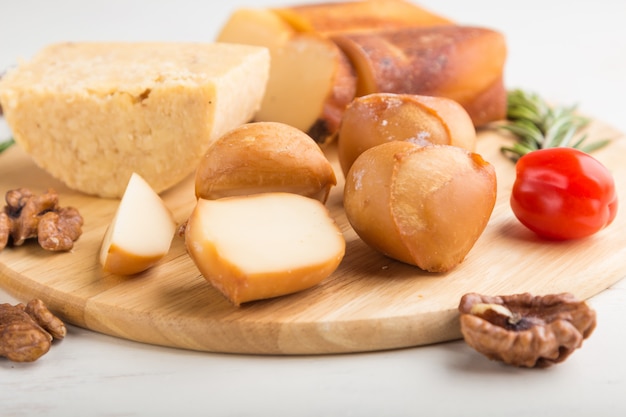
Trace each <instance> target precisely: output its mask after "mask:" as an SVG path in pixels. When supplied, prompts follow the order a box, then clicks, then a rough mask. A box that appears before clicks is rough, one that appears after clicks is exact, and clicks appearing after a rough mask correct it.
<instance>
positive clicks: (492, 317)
mask: <svg viewBox="0 0 626 417" xmlns="http://www.w3.org/2000/svg"><path fill="white" fill-rule="evenodd" d="M459 312H460V313H461V316H460V321H461V333H462V334H463V338H464V339H465V341H466V342H467V344H468V345H470V346H471V347H473V348H474V349H476V350H477V351H478V352H480V353H482V354H483V355H485V356H487V357H488V358H490V359H492V360H499V361H502V362H504V363H506V364H509V365H513V366H518V367H528V368H533V367H537V368H546V367H548V366H551V365H553V364H555V363H559V362H562V361H564V360H565V359H566V358H567V357H568V356H569V355H570V354H571V353H572V352H573V351H574V350H576V349H577V348H579V347H581V346H582V342H583V340H584V339H586V338H588V337H589V336H590V335H591V333H592V332H593V330H594V328H595V326H596V313H595V311H594V310H592V309H591V308H589V306H588V305H587V304H586V303H585V302H583V301H579V300H577V299H576V298H575V297H574V296H573V295H572V294H569V293H562V294H551V295H545V296H533V295H531V294H529V293H523V294H516V295H508V296H499V297H491V296H485V295H480V294H476V293H469V294H465V295H464V296H463V297H462V298H461V301H460V304H459Z"/></svg>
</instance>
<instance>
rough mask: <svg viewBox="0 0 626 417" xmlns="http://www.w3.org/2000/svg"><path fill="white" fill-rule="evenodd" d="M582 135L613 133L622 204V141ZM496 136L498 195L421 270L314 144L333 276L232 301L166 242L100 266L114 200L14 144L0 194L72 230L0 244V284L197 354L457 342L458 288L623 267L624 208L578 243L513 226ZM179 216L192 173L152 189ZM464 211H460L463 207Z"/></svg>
mask: <svg viewBox="0 0 626 417" xmlns="http://www.w3.org/2000/svg"><path fill="white" fill-rule="evenodd" d="M590 136H591V138H596V137H605V136H610V137H614V138H616V140H615V142H614V143H613V144H612V145H611V146H610V147H609V148H607V149H604V150H602V151H600V152H597V153H596V154H595V156H596V157H597V158H598V159H600V160H601V161H602V162H603V163H605V164H606V165H607V166H608V167H609V168H610V169H611V170H612V171H613V174H614V176H615V179H616V182H617V187H618V194H619V198H620V199H621V200H622V201H626V184H624V182H625V181H626V164H624V163H623V159H624V157H625V156H626V140H625V138H624V137H623V135H622V134H621V133H619V132H616V131H615V130H613V129H611V128H610V127H607V126H604V125H603V124H602V123H598V122H596V123H594V124H593V125H592V127H591V128H590ZM506 140H507V139H506V138H504V137H501V136H499V135H496V134H494V133H492V132H481V133H480V138H479V147H478V151H479V152H480V153H481V154H482V155H483V157H484V158H485V159H487V160H488V161H490V162H491V163H493V164H494V165H495V166H496V170H497V174H498V201H497V203H496V208H495V210H494V212H493V215H492V218H491V221H490V223H489V225H488V227H487V229H486V230H485V232H484V234H483V235H482V236H481V238H480V239H479V241H478V242H477V243H476V245H475V246H474V248H473V249H472V251H471V252H470V253H469V255H468V256H467V258H466V260H465V261H464V262H463V263H462V264H461V265H459V266H458V267H457V268H456V269H454V270H453V271H451V272H449V273H446V274H432V273H427V272H423V271H420V270H419V269H417V268H415V267H412V266H409V265H405V264H402V263H399V262H396V261H393V260H390V259H388V258H386V257H384V256H382V255H380V254H378V253H376V252H374V251H373V250H372V249H370V248H369V247H367V246H366V245H365V244H364V243H363V242H362V241H360V239H359V238H358V237H357V236H356V234H355V233H354V231H353V230H352V229H351V228H350V226H349V224H348V222H347V220H346V218H345V215H344V214H343V209H342V199H341V194H342V185H343V179H342V176H341V174H340V172H341V171H340V170H339V167H338V164H337V163H336V156H335V154H334V149H333V148H329V149H328V150H327V152H328V156H329V158H330V159H331V161H333V163H334V166H335V169H336V171H337V176H338V178H339V181H340V183H339V184H338V186H337V187H335V188H334V190H333V191H332V193H331V197H330V199H329V202H328V204H327V205H328V207H329V209H330V210H331V213H332V214H333V216H334V218H335V219H336V221H337V223H338V224H339V225H340V227H341V229H342V231H343V232H344V235H345V238H346V242H347V247H346V256H345V258H344V260H343V262H342V263H341V265H340V266H339V268H338V269H337V271H336V272H335V273H334V274H333V275H332V276H331V277H330V278H328V279H327V280H326V281H324V282H323V283H322V284H320V285H318V286H317V287H315V288H312V289H310V290H307V291H304V292H301V293H298V294H293V295H289V296H285V297H282V298H276V299H272V300H264V301H258V302H252V303H248V304H246V305H243V306H242V307H240V308H236V307H233V306H232V305H231V304H229V302H228V301H227V300H226V299H225V298H224V297H223V296H222V295H221V294H219V293H218V292H217V291H216V290H215V289H213V288H212V287H211V286H210V285H209V284H208V282H207V281H206V280H205V279H204V278H203V277H202V276H201V275H200V273H199V272H198V270H197V268H196V267H195V265H194V264H193V262H192V261H191V259H190V258H189V257H188V255H187V254H186V252H185V248H184V242H183V239H182V238H180V237H175V239H174V241H173V244H172V248H171V251H170V253H169V254H168V255H167V257H166V258H165V259H164V260H163V261H162V262H161V263H160V264H158V265H157V266H156V267H154V268H153V269H151V270H149V271H147V272H145V273H142V274H139V275H136V276H133V277H119V276H115V275H110V274H106V273H103V272H102V270H101V268H100V266H99V264H98V261H97V256H98V250H99V247H100V242H101V239H102V236H103V234H104V231H105V229H106V227H107V226H108V224H109V222H110V221H111V219H112V217H113V214H114V212H115V209H116V208H117V203H118V202H117V200H106V199H99V198H95V197H89V196H85V195H83V194H80V193H77V192H74V191H71V190H69V189H67V188H66V187H65V186H63V185H62V184H61V183H59V182H58V181H56V180H54V179H52V178H51V177H50V176H49V175H48V174H46V173H45V172H43V171H41V170H40V169H38V168H36V167H35V166H34V164H33V163H32V161H31V160H30V158H29V157H28V156H27V155H25V154H24V153H23V151H22V150H21V149H19V148H18V147H16V146H14V147H13V148H11V149H9V150H8V151H5V152H4V153H2V154H0V193H1V194H2V195H4V194H5V193H6V191H7V190H9V189H12V188H17V187H28V188H31V189H33V190H34V191H36V192H41V191H43V190H45V189H47V188H49V187H52V188H54V189H56V190H57V191H58V192H59V193H60V203H61V205H63V206H68V205H71V206H75V207H77V208H78V209H79V210H80V211H81V213H82V214H83V216H84V218H85V226H84V233H83V235H82V236H81V237H80V239H79V240H78V241H77V242H76V245H75V248H74V250H72V251H71V252H68V253H48V252H46V251H44V250H42V249H40V248H39V247H38V246H37V244H36V243H35V242H31V243H28V244H25V245H23V246H20V247H8V248H6V249H5V250H3V251H2V252H0V285H2V287H3V288H4V289H5V290H6V291H7V292H9V293H11V294H12V295H13V296H15V297H16V298H18V299H21V300H24V301H26V300H29V299H31V298H34V297H38V298H41V299H43V300H44V302H46V303H47V304H48V305H49V307H50V308H51V309H52V310H53V311H54V312H56V313H57V314H59V315H60V316H61V317H62V318H63V319H64V320H66V321H67V322H70V323H72V324H75V325H77V326H81V327H85V328H88V329H91V330H94V331H97V332H102V333H106V334H110V335H113V336H118V337H121V338H126V339H130V340H135V341H139V342H144V343H151V344H157V345H164V346H172V347H178V348H184V349H193V350H201V351H215V352H231V353H254V354H327V353H340V352H360V351H373V350H383V349H395V348H402V347H409V346H419V345H424V344H431V343H436V342H441V341H447V340H452V339H456V338H459V337H461V335H460V331H459V328H458V313H457V306H458V302H459V300H460V298H461V296H462V295H463V294H465V293H467V292H472V291H475V292H480V293H485V294H492V295H500V294H513V293H518V292H523V291H529V292H532V293H535V294H545V293H556V292H563V291H568V292H572V293H574V294H575V295H576V296H578V297H580V298H584V299H586V298H588V297H591V296H593V295H595V294H597V293H599V292H601V291H602V290H604V289H606V288H607V287H609V286H610V285H612V284H613V283H615V282H617V281H618V280H620V279H621V278H622V277H624V276H625V275H626V234H625V233H623V230H624V227H626V210H620V211H619V213H618V215H617V218H616V219H615V222H614V223H613V224H612V225H611V226H610V227H609V228H607V229H605V230H603V231H601V232H600V233H598V234H596V235H594V236H592V237H591V238H588V239H585V240H580V241H573V242H560V243H557V242H546V241H543V240H540V239H538V238H537V237H535V236H534V235H533V234H532V233H531V232H529V231H527V230H526V229H525V228H524V227H523V226H521V225H520V224H519V223H518V222H517V220H516V219H515V218H514V216H513V214H512V213H511V211H510V208H509V203H508V199H509V195H510V190H511V185H512V182H513V180H514V166H513V164H512V163H510V162H509V161H508V160H506V159H505V158H504V157H503V156H502V155H500V152H499V147H500V145H501V144H503V143H504V142H505V141H506ZM163 198H164V200H165V201H166V203H167V204H168V206H169V207H170V208H171V209H172V211H173V212H174V213H175V217H176V219H177V221H178V222H180V223H182V222H184V221H185V219H186V217H187V216H188V215H189V213H190V212H191V210H192V208H193V205H194V195H193V180H192V178H188V179H187V180H186V181H184V182H183V183H181V184H180V185H178V186H177V187H175V188H174V189H171V190H169V191H167V192H165V193H164V194H163ZM469 209H471V208H469V207H468V210H469Z"/></svg>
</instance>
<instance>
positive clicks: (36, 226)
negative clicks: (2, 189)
mask: <svg viewBox="0 0 626 417" xmlns="http://www.w3.org/2000/svg"><path fill="white" fill-rule="evenodd" d="M5 200H6V203H7V204H6V206H4V210H3V211H0V250H2V249H4V248H5V247H6V246H7V245H8V244H9V243H10V242H11V243H13V245H14V246H19V245H22V244H23V243H24V242H25V241H26V240H27V239H31V238H36V239H37V240H38V242H39V245H40V246H41V247H42V248H43V249H45V250H49V251H68V250H70V249H72V247H73V246H74V242H75V241H76V240H77V239H78V238H79V237H80V235H81V234H82V225H83V217H82V216H81V215H80V213H79V212H78V210H76V209H75V208H73V207H60V206H59V197H58V195H57V193H56V192H55V191H54V190H48V191H47V192H45V193H43V194H39V195H35V194H34V193H33V192H32V191H30V190H29V189H27V188H16V189H14V190H9V191H7V193H6V196H5Z"/></svg>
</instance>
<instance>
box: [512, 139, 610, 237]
mask: <svg viewBox="0 0 626 417" xmlns="http://www.w3.org/2000/svg"><path fill="white" fill-rule="evenodd" d="M511 208H512V209H513V213H515V216H516V217H517V218H518V219H519V221H520V222H521V223H522V224H524V225H525V226H526V227H528V228H529V229H530V230H532V231H534V232H535V233H537V234H538V235H539V236H542V237H545V238H548V239H554V240H568V239H579V238H583V237H587V236H590V235H592V234H594V233H596V232H597V231H599V230H601V229H603V228H604V227H606V226H608V225H609V224H610V223H611V222H612V221H613V219H614V218H615V215H616V214H617V194H616V193H615V182H614V180H613V176H612V175H611V173H610V172H609V170H608V169H607V168H606V167H605V166H604V165H602V163H600V162H599V161H598V160H597V159H595V158H593V157H592V156H591V155H589V154H587V153H585V152H582V151H579V150H577V149H574V148H547V149H541V150H538V151H533V152H530V153H528V154H526V155H524V156H522V157H521V158H520V159H519V160H518V161H517V164H516V178H515V183H514V184H513V191H512V193H511Z"/></svg>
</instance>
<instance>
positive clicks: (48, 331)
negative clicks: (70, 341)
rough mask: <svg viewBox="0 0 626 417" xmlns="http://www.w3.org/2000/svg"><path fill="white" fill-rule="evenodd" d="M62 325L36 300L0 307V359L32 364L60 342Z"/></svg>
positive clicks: (63, 325)
mask: <svg viewBox="0 0 626 417" xmlns="http://www.w3.org/2000/svg"><path fill="white" fill-rule="evenodd" d="M65 335H66V328H65V324H64V323H63V322H62V321H61V320H60V319H59V318H57V317H56V316H55V315H54V314H52V313H51V312H50V310H48V308H47V307H46V306H45V305H44V303H43V302H42V301H41V300H39V299H34V300H32V301H30V302H29V303H28V304H27V305H24V304H17V305H15V306H13V305H11V304H0V356H4V357H6V358H7V359H9V360H11V361H14V362H33V361H35V360H37V359H39V358H40V357H41V356H42V355H44V354H46V353H47V352H48V351H49V350H50V346H51V344H52V340H53V339H63V338H64V337H65Z"/></svg>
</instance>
